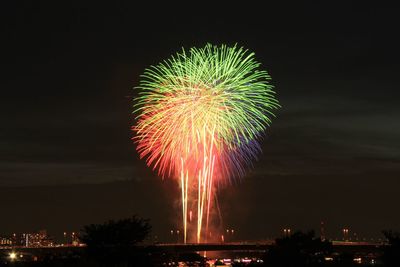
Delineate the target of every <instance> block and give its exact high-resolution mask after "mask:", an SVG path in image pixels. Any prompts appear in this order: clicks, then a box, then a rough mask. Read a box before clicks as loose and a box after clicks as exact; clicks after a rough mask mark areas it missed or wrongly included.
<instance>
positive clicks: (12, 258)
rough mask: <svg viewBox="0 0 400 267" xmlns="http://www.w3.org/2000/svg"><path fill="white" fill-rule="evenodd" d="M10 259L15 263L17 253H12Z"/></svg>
mask: <svg viewBox="0 0 400 267" xmlns="http://www.w3.org/2000/svg"><path fill="white" fill-rule="evenodd" d="M8 256H9V257H10V260H11V261H14V260H15V259H16V258H17V253H15V252H10V254H9V255H8Z"/></svg>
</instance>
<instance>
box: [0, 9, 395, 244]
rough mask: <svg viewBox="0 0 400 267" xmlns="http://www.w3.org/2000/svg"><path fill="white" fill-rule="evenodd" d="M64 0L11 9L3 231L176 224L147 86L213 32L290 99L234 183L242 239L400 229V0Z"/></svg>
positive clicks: (213, 39)
mask: <svg viewBox="0 0 400 267" xmlns="http://www.w3.org/2000/svg"><path fill="white" fill-rule="evenodd" d="M49 2H50V1H49ZM53 2H54V3H51V4H48V3H46V4H43V3H39V2H37V1H25V2H24V1H18V3H17V1H15V2H14V1H7V2H4V3H2V4H1V5H2V7H1V8H0V12H1V16H0V17H1V20H2V21H1V26H0V27H1V35H2V38H1V39H2V41H1V44H2V48H1V54H2V56H1V63H2V64H1V66H2V71H1V74H2V75H1V76H2V78H1V79H0V88H1V97H0V112H1V113H0V119H1V124H0V210H1V218H2V219H1V220H0V233H10V232H23V231H33V230H39V229H48V230H49V231H50V233H52V234H54V235H61V233H62V232H63V231H65V230H68V231H72V230H79V229H80V228H81V227H82V225H84V224H87V223H94V222H102V221H104V220H106V219H111V218H114V219H118V218H123V217H127V216H130V215H131V214H138V215H139V216H142V217H146V218H150V219H151V221H152V224H153V226H154V234H157V235H159V236H160V237H161V238H162V237H163V236H165V235H168V233H169V229H171V228H172V227H174V225H177V224H179V223H180V219H179V218H178V216H180V208H179V206H178V203H179V199H178V197H179V194H178V185H177V184H176V183H175V182H174V181H172V180H164V181H162V180H161V178H158V177H156V175H155V174H154V173H153V172H152V171H151V170H149V169H148V168H147V167H146V165H145V163H144V162H143V161H140V160H139V158H138V155H137V153H136V151H135V147H134V145H133V144H132V142H131V140H130V138H131V137H132V132H131V131H130V127H131V125H132V124H133V123H134V121H133V115H132V114H131V112H132V103H133V98H134V96H135V94H136V93H135V91H134V90H133V87H134V86H137V85H138V82H139V75H140V74H141V73H142V72H143V70H144V68H146V67H148V66H149V65H151V64H157V63H158V62H159V61H160V60H162V59H165V58H167V57H168V56H169V55H171V54H173V53H175V52H176V51H178V50H180V49H181V47H186V48H189V47H191V46H203V45H205V44H206V43H208V42H210V43H213V44H223V43H224V44H230V45H233V44H235V43H238V45H240V46H244V47H245V48H248V49H250V50H252V51H254V52H255V53H256V58H257V59H258V60H259V61H260V62H261V63H262V67H263V68H265V69H267V70H268V71H269V73H270V75H271V76H272V78H273V84H274V86H275V90H276V91H277V97H278V99H279V100H280V103H281V105H282V109H280V110H279V111H278V112H277V117H276V118H275V119H274V121H273V123H272V127H271V128H269V129H268V131H267V137H266V138H265V140H264V141H263V142H262V146H263V154H262V155H261V156H260V159H259V161H258V162H257V163H255V164H254V168H253V169H252V170H250V171H249V172H248V175H247V176H246V177H244V178H243V179H242V180H241V181H237V183H236V184H234V185H232V186H231V187H227V188H225V189H221V191H220V203H221V209H222V211H223V218H224V224H225V225H226V227H229V228H235V229H236V233H237V236H238V237H239V238H244V239H262V238H266V237H272V236H276V235H278V233H279V231H281V229H282V228H284V227H291V228H292V229H302V230H307V229H312V228H314V229H315V230H318V227H319V223H320V221H321V220H323V221H324V222H325V224H326V225H327V226H326V228H327V234H328V236H330V237H333V238H334V237H340V229H342V228H343V227H345V226H346V227H348V228H350V230H351V231H355V232H357V233H359V236H365V237H379V236H380V231H381V230H383V229H397V230H400V213H399V212H398V204H399V195H400V139H399V135H400V122H399V121H400V120H399V118H400V107H399V99H400V93H399V85H400V82H399V73H400V72H399V71H400V68H399V59H400V57H399V47H400V42H399V34H398V32H399V25H400V24H399V21H398V14H399V12H400V10H399V9H396V8H394V7H392V6H385V5H383V4H380V2H378V1H374V2H371V4H368V3H367V2H366V1H360V3H363V5H360V4H352V2H351V1H343V2H342V4H340V3H338V1H331V2H330V4H328V3H319V2H317V1H315V2H310V1H304V2H303V3H302V4H300V3H298V4H296V5H290V4H289V3H286V4H282V5H277V4H272V3H271V4H269V3H268V2H266V3H264V4H263V5H262V6H261V5H259V4H254V3H252V2H249V1H245V2H242V3H241V4H234V3H233V2H232V3H230V4H229V5H228V4H225V5H222V4H221V5H219V6H217V5H216V4H215V3H206V2H197V3H193V4H189V3H187V4H186V5H181V6H173V5H170V6H159V5H158V4H156V3H155V2H154V1H149V2H151V3H149V4H148V5H147V6H146V5H138V4H135V2H136V1H109V3H108V4H100V3H96V4H95V5H92V4H83V3H81V2H82V1H77V2H76V4H72V3H69V2H68V3H65V4H61V3H60V2H58V1H53ZM98 2H101V1H98ZM117 2H118V3H117ZM263 2H265V1H263ZM175 227H176V226H175Z"/></svg>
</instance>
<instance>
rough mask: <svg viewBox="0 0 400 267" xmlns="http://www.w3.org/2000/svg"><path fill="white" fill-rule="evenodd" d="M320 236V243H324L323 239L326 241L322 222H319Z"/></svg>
mask: <svg viewBox="0 0 400 267" xmlns="http://www.w3.org/2000/svg"><path fill="white" fill-rule="evenodd" d="M320 235H321V241H325V239H326V236H325V225H324V222H323V221H321V229H320Z"/></svg>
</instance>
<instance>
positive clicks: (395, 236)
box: [382, 231, 400, 267]
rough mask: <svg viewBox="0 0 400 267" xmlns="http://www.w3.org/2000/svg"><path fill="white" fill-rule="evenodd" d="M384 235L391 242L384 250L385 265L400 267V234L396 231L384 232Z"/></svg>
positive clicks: (383, 259)
mask: <svg viewBox="0 0 400 267" xmlns="http://www.w3.org/2000/svg"><path fill="white" fill-rule="evenodd" d="M383 235H384V236H385V237H386V239H387V240H388V242H389V244H388V245H386V246H385V247H384V248H383V256H382V261H383V263H384V264H385V266H387V267H392V266H396V267H398V266H400V258H399V255H400V233H399V232H394V231H383Z"/></svg>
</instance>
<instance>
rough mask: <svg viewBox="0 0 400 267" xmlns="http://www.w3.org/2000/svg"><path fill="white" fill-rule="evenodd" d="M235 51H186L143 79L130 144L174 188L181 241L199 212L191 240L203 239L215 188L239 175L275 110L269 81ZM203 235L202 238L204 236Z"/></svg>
mask: <svg viewBox="0 0 400 267" xmlns="http://www.w3.org/2000/svg"><path fill="white" fill-rule="evenodd" d="M259 66H260V63H258V62H257V61H256V60H255V59H254V53H249V52H248V51H247V50H244V49H243V48H239V47H237V46H233V47H227V46H225V45H222V46H213V45H210V44H208V45H206V46H205V47H203V48H191V49H190V50H189V51H185V50H184V49H183V50H182V51H181V52H179V53H177V54H176V55H175V56H172V57H171V58H169V59H168V60H165V61H163V62H161V63H159V64H158V65H156V66H151V67H149V68H148V69H146V70H145V72H144V74H143V75H142V76H141V77H142V79H141V82H140V85H139V86H138V87H137V88H136V89H138V90H140V92H139V96H138V97H137V98H136V100H135V101H136V102H135V106H134V107H135V111H134V113H135V114H137V117H136V119H137V123H136V125H135V126H133V127H132V128H133V131H134V132H135V133H136V134H135V137H134V138H133V139H134V141H135V143H136V144H137V151H138V153H139V154H140V157H141V158H146V162H147V165H148V166H152V167H153V169H156V170H158V173H159V175H160V176H162V177H163V178H164V177H173V178H175V179H177V180H178V181H179V184H180V188H181V198H182V216H183V230H184V231H183V233H184V242H185V243H186V241H187V231H188V223H190V221H191V218H192V216H193V214H192V212H191V211H190V216H189V217H190V220H189V222H188V209H190V210H191V209H193V208H194V209H195V210H196V211H197V215H196V214H195V216H196V221H197V225H196V226H195V228H196V239H197V242H200V241H201V240H202V237H204V229H203V228H204V227H203V225H204V224H205V228H206V229H205V233H208V231H207V228H208V224H209V220H210V218H209V214H210V210H211V209H212V208H213V196H214V195H215V190H216V187H217V186H218V185H223V184H228V183H229V181H231V179H234V178H237V177H241V176H243V174H244V172H245V170H246V167H247V166H248V165H251V163H252V161H254V160H255V159H256V156H257V154H258V153H260V152H261V149H260V145H259V139H260V137H261V136H262V135H263V133H264V131H265V129H266V127H267V126H269V124H270V123H271V117H273V116H274V114H273V113H272V111H273V110H274V109H276V108H278V107H279V104H278V101H277V99H276V98H275V93H274V91H273V90H272V89H273V87H272V85H270V83H269V81H270V76H269V75H268V73H267V72H266V71H263V70H259ZM206 236H207V235H206Z"/></svg>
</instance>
